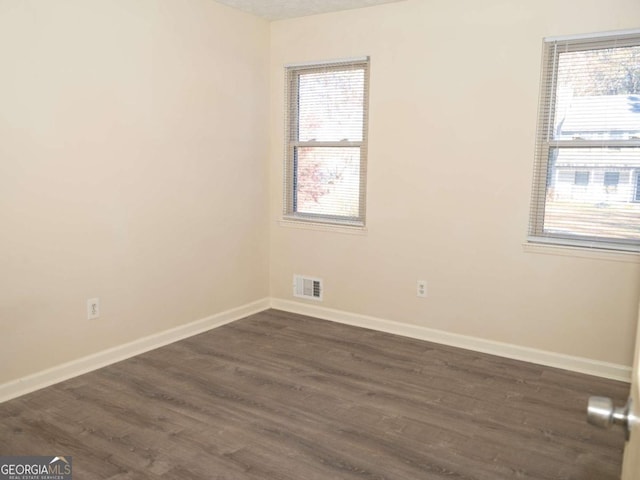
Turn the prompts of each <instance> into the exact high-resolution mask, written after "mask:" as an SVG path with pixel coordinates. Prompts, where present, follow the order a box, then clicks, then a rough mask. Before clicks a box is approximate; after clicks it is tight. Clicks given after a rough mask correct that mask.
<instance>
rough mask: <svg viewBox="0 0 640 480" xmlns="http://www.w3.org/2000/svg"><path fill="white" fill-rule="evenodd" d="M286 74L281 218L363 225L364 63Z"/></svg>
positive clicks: (366, 63) (297, 68) (366, 74)
mask: <svg viewBox="0 0 640 480" xmlns="http://www.w3.org/2000/svg"><path fill="white" fill-rule="evenodd" d="M286 75H287V79H286V85H287V91H286V97H285V98H286V101H287V107H286V108H287V116H286V117H287V120H286V146H285V148H286V163H285V176H284V177H285V178H284V182H285V185H284V192H285V202H284V215H285V218H289V219H296V220H302V221H312V222H320V223H332V224H346V225H357V226H361V225H364V222H365V193H366V174H367V114H368V93H369V92H368V84H369V60H368V58H367V59H358V60H345V61H342V62H332V63H324V64H310V65H309V64H308V65H298V66H291V67H288V68H287V69H286Z"/></svg>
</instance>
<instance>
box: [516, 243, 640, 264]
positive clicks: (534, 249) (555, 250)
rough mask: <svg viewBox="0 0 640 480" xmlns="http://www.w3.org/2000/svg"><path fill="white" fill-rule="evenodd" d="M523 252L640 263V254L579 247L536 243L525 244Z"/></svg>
mask: <svg viewBox="0 0 640 480" xmlns="http://www.w3.org/2000/svg"><path fill="white" fill-rule="evenodd" d="M522 250H523V251H524V252H525V253H538V254H543V255H560V256H564V257H578V258H591V259H596V260H609V261H613V262H627V263H640V252H625V251H620V250H605V249H602V248H589V247H577V246H570V245H557V244H553V243H536V242H525V243H523V244H522Z"/></svg>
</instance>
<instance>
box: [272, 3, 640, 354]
mask: <svg viewBox="0 0 640 480" xmlns="http://www.w3.org/2000/svg"><path fill="white" fill-rule="evenodd" d="M638 18H640V3H639V2H637V0H608V1H606V2H605V1H594V2H584V1H581V0H562V1H555V0H545V1H540V0H522V1H504V0H483V1H482V2H478V1H476V0H460V1H456V2H451V1H448V0H429V1H425V0H407V1H406V2H399V3H395V4H390V5H386V6H380V7H374V8H368V9H362V10H354V11H346V12H340V13H335V14H327V15H318V16H313V17H305V18H300V19H292V20H284V21H279V22H274V23H272V24H271V101H272V103H271V107H272V116H271V140H272V144H271V195H272V197H271V201H272V210H271V225H272V228H271V293H272V296H273V297H275V298H279V299H292V295H291V279H292V275H293V274H294V273H301V274H307V275H311V276H316V277H321V278H323V279H324V280H325V284H326V285H325V291H324V303H323V305H324V306H326V307H329V308H333V309H338V310H342V311H346V312H351V313H356V314H363V315H370V316H374V317H378V318H383V319H388V320H394V321H398V322H405V323H407V324H413V325H420V326H424V327H429V328H435V329H440V330H444V331H446V332H452V333H458V334H463V335H470V336H475V337H479V338H483V339H488V340H494V341H499V342H507V343H511V344H515V345H520V346H524V347H531V348H536V349H542V350H546V351H550V352H557V353H561V354H568V355H573V356H579V357H586V358H589V359H593V360H598V361H604V362H613V363H618V364H623V365H630V364H631V361H632V346H633V340H632V339H633V338H634V335H633V334H634V331H635V322H636V318H637V317H636V314H637V307H638V297H639V293H640V265H639V264H638V263H637V261H636V262H628V261H620V259H602V258H595V257H592V258H589V257H587V258H584V257H577V256H558V255H548V254H540V253H530V252H525V251H523V246H522V244H523V242H524V240H525V236H526V231H527V222H528V214H529V196H530V191H531V188H530V186H531V177H532V163H533V150H534V135H535V125H536V109H537V101H538V86H539V83H538V81H539V77H540V73H539V67H540V55H541V46H542V38H543V37H545V36H551V35H565V34H574V33H588V32H597V31H604V30H615V29H624V28H633V27H637V26H638V25H637V19H638ZM362 55H370V56H371V84H370V92H371V94H370V95H371V97H370V102H371V103H370V117H369V121H370V130H369V139H370V140H369V174H368V202H367V208H368V218H367V232H366V234H364V235H349V234H342V233H335V232H330V231H313V230H306V229H298V228H290V227H287V226H282V225H280V224H279V223H278V219H279V218H280V217H281V211H282V180H281V179H282V163H283V162H282V159H283V149H282V147H283V138H284V135H283V132H282V127H283V125H284V122H283V119H282V113H283V104H284V99H283V91H284V87H283V66H284V65H285V64H288V63H295V62H313V61H320V60H328V59H340V58H346V57H355V56H362ZM417 279H426V280H427V281H428V298H426V299H418V298H417V297H416V293H415V289H416V280H417Z"/></svg>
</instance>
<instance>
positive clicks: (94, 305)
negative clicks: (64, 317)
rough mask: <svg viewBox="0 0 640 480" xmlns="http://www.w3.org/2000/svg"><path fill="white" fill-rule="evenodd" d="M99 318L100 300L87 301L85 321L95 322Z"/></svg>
mask: <svg viewBox="0 0 640 480" xmlns="http://www.w3.org/2000/svg"><path fill="white" fill-rule="evenodd" d="M99 317H100V299H99V298H90V299H89V300H87V320H95V319H96V318H99Z"/></svg>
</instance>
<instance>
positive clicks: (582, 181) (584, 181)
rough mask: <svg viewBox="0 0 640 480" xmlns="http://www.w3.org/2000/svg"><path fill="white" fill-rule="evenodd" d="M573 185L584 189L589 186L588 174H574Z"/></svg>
mask: <svg viewBox="0 0 640 480" xmlns="http://www.w3.org/2000/svg"><path fill="white" fill-rule="evenodd" d="M573 184H574V185H580V186H583V187H586V186H587V185H589V172H576V174H575V176H574V177H573Z"/></svg>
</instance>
